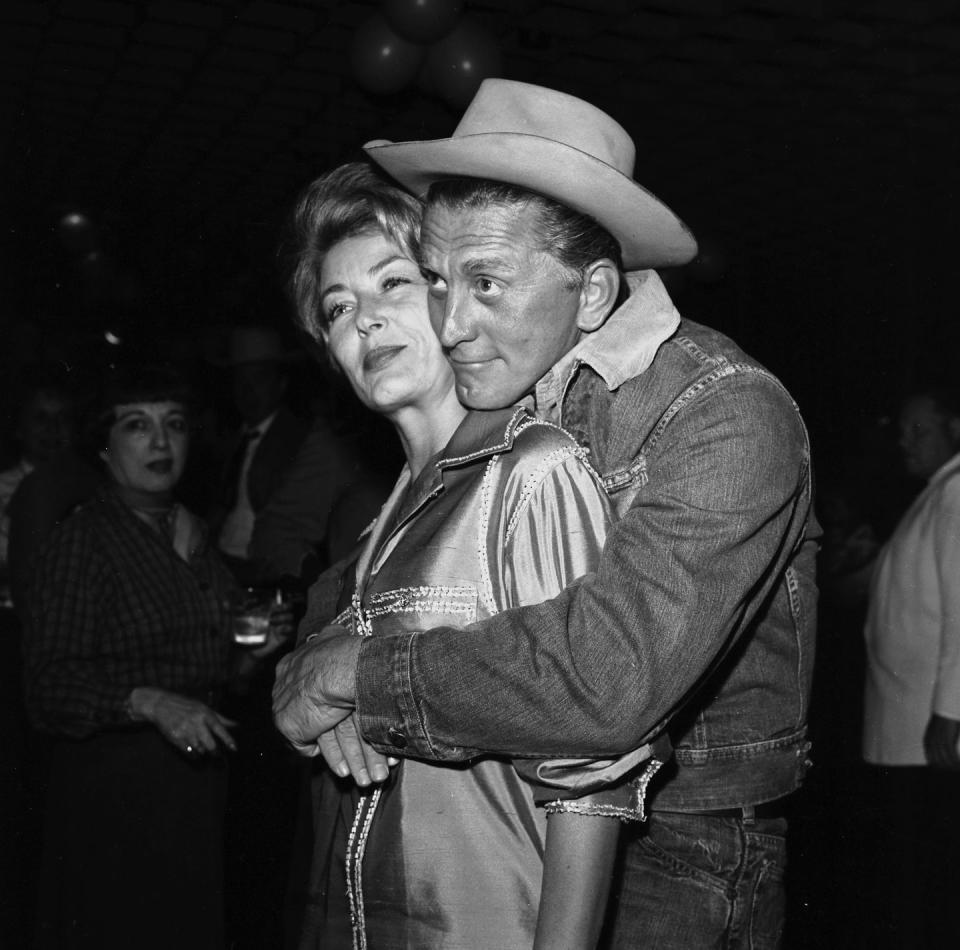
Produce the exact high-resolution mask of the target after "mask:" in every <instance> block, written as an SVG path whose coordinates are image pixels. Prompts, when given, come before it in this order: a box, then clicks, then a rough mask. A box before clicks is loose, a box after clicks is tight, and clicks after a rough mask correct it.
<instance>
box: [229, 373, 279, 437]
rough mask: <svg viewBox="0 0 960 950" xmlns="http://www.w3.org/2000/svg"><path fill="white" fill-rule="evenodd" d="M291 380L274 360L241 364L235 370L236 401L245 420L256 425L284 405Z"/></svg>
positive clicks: (251, 424)
mask: <svg viewBox="0 0 960 950" xmlns="http://www.w3.org/2000/svg"><path fill="white" fill-rule="evenodd" d="M286 388H287V380H286V377H285V376H284V375H283V373H282V372H281V371H280V366H279V365H278V364H277V363H275V362H274V361H273V360H260V361H257V362H252V363H240V364H239V365H238V366H235V367H234V368H233V398H234V402H235V403H236V406H237V410H238V411H239V413H240V416H241V418H242V419H243V421H244V422H245V423H246V424H247V425H250V426H255V425H257V424H258V423H260V422H262V421H263V420H264V419H266V418H267V416H269V415H270V414H271V413H273V412H276V410H277V409H279V408H280V403H281V402H283V394H284V392H285V391H286Z"/></svg>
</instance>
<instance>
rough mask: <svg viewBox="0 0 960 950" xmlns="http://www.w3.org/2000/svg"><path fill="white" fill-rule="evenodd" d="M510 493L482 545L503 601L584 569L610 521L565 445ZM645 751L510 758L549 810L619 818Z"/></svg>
mask: <svg viewBox="0 0 960 950" xmlns="http://www.w3.org/2000/svg"><path fill="white" fill-rule="evenodd" d="M571 449H572V446H571ZM516 494H517V502H516V504H515V505H513V506H507V507H506V509H505V511H504V515H506V517H505V519H504V523H503V524H502V525H501V529H500V530H499V531H497V532H495V534H494V537H495V539H496V540H495V542H494V543H493V544H491V545H490V558H491V561H492V564H491V571H492V573H493V574H494V576H495V577H496V586H497V588H498V590H499V591H501V592H502V594H503V596H502V600H503V603H504V606H506V607H507V608H509V607H516V606H521V605H523V604H535V603H539V602H541V601H543V600H545V599H547V598H548V597H553V596H555V595H556V594H558V593H559V592H560V591H561V590H563V588H564V587H566V585H567V584H568V583H569V582H570V581H572V580H575V579H576V578H577V577H579V576H581V575H583V574H586V573H587V572H588V571H592V570H593V569H594V568H595V567H596V565H597V562H598V561H599V560H600V552H601V551H602V550H603V542H604V540H605V538H606V535H607V531H608V530H609V528H610V526H611V524H612V523H613V513H612V510H611V508H610V505H609V502H608V501H607V498H606V495H605V494H604V492H603V488H602V487H601V485H600V483H599V481H598V479H597V477H596V476H595V475H594V473H593V472H592V471H591V469H589V468H588V466H587V465H586V464H585V463H584V462H583V461H581V459H580V458H579V457H578V455H577V454H573V453H572V452H571V454H569V455H567V456H566V457H565V458H563V460H562V461H560V462H559V463H558V464H556V465H554V466H552V467H551V468H550V469H549V471H548V472H546V473H545V474H544V475H543V477H541V478H538V477H537V476H536V474H535V475H534V476H533V478H530V479H529V480H528V481H527V482H526V483H525V484H523V485H520V486H518V490H517V493H516ZM588 635H589V634H588ZM519 714H520V715H522V714H523V713H522V710H521V711H520V713H519ZM650 755H651V750H650V747H649V746H643V747H642V748H641V749H638V750H634V751H633V752H630V753H628V754H626V755H622V756H617V757H615V758H612V759H609V758H608V759H594V758H567V759H562V760H560V759H552V760H548V761H543V760H536V759H529V758H528V759H515V760H514V768H515V769H516V770H517V772H518V773H519V774H520V775H521V777H523V778H524V779H525V780H526V781H527V782H529V783H530V784H531V786H532V787H533V791H534V797H535V799H536V800H537V802H538V803H539V804H543V805H545V806H546V807H548V808H549V810H550V811H554V812H556V811H576V812H578V813H581V814H596V815H605V816H610V817H618V818H622V819H625V820H627V819H632V818H638V817H640V816H641V815H642V801H639V802H638V796H637V794H636V788H635V787H634V786H631V785H630V784H629V783H628V782H627V781H626V779H627V777H628V776H629V775H630V773H632V772H635V771H636V772H640V771H641V769H642V764H643V763H645V762H646V761H647V760H648V759H649V758H650ZM638 806H639V807H638Z"/></svg>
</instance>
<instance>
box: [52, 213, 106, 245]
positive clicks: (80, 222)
mask: <svg viewBox="0 0 960 950" xmlns="http://www.w3.org/2000/svg"><path fill="white" fill-rule="evenodd" d="M57 233H58V234H59V236H60V241H61V243H62V244H63V246H64V248H66V250H67V251H69V252H70V253H71V254H86V253H90V252H91V251H94V250H95V249H96V247H97V243H98V238H97V228H96V226H95V225H94V223H93V222H92V221H91V220H90V219H89V218H88V217H87V216H86V215H85V214H81V213H80V212H79V211H71V212H70V213H69V214H65V215H64V216H63V217H62V218H61V219H60V220H59V221H58V222H57Z"/></svg>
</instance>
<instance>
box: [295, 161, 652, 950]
mask: <svg viewBox="0 0 960 950" xmlns="http://www.w3.org/2000/svg"><path fill="white" fill-rule="evenodd" d="M419 220H420V206H419V204H418V203H417V202H416V201H415V200H414V199H413V198H412V197H410V196H409V195H407V194H405V193H403V192H401V191H399V190H398V189H397V188H395V187H393V186H391V185H389V184H387V183H386V182H385V181H383V180H382V179H381V178H379V177H378V176H377V175H376V174H375V173H374V172H373V171H372V170H370V169H369V168H368V167H366V166H363V165H348V166H344V167H342V168H340V169H338V170H336V171H335V172H333V173H331V174H330V175H328V176H327V177H326V178H324V179H320V180H319V181H318V182H315V183H314V184H313V185H312V186H311V187H310V188H308V190H307V192H306V193H305V195H304V196H303V198H302V200H301V202H300V204H299V206H298V209H297V216H296V223H297V228H298V231H297V235H298V238H297V241H298V243H297V252H298V253H297V260H296V264H297V266H296V268H295V271H294V275H293V280H292V286H293V290H294V295H295V297H296V301H297V307H298V313H299V317H300V320H301V322H302V323H303V325H304V326H305V328H306V329H308V331H310V332H311V333H312V334H313V335H314V336H315V337H316V338H318V339H320V340H322V341H323V342H324V343H325V344H326V346H327V348H328V351H329V353H330V355H331V357H332V359H333V360H334V362H335V363H336V365H337V366H338V367H339V368H340V369H341V370H342V372H343V373H344V374H345V376H346V377H347V380H348V381H349V382H350V384H351V386H352V387H353V389H354V391H355V392H356V394H357V396H358V397H359V398H360V400H361V401H362V402H363V403H364V404H365V405H366V406H367V407H369V408H370V409H372V410H373V411H375V412H378V413H381V414H383V415H384V416H385V417H386V418H388V419H389V420H390V421H391V422H392V423H393V425H394V426H395V428H396V430H397V433H398V435H399V437H400V441H401V443H402V446H403V449H404V452H405V455H406V459H407V464H406V466H405V467H404V469H403V472H402V473H401V476H400V479H399V480H398V482H397V484H396V487H395V488H394V491H393V494H392V495H391V497H390V499H389V500H388V501H387V503H386V504H385V506H384V508H383V510H382V512H381V514H380V517H379V519H378V520H377V522H376V524H375V525H374V527H373V529H372V532H371V534H370V536H369V538H368V539H367V543H366V545H365V547H364V550H363V552H362V554H361V555H360V557H359V560H357V561H354V562H353V563H352V564H351V565H350V566H349V568H348V569H347V570H346V571H338V570H336V569H334V570H333V571H331V572H330V573H328V574H327V575H326V576H324V577H322V578H321V579H320V580H319V581H318V583H317V584H316V585H315V587H314V588H313V589H312V590H311V603H310V606H309V607H308V616H307V619H306V621H305V623H304V625H303V626H302V627H301V633H311V632H313V631H316V630H319V629H320V628H321V627H322V625H323V623H324V621H326V620H329V619H330V618H331V617H332V616H333V614H335V613H336V612H337V610H338V609H339V610H340V611H341V614H340V617H339V622H340V623H342V624H344V625H348V626H350V627H352V629H353V630H354V632H355V633H357V634H360V635H364V636H377V635H383V634H390V633H395V632H399V631H400V630H408V629H418V628H424V627H432V626H437V625H438V624H443V623H446V624H456V625H458V626H465V625H467V624H469V623H471V622H472V621H474V620H477V619H480V618H482V617H484V616H488V615H489V614H491V613H495V612H497V611H499V610H502V609H506V608H508V607H511V606H515V605H517V604H520V603H523V602H536V601H540V600H543V599H545V598H547V597H550V596H552V595H553V594H555V593H556V592H557V591H559V590H560V589H562V588H563V586H564V585H565V584H566V583H567V582H568V581H570V580H572V579H574V578H576V577H577V576H579V575H581V574H583V573H586V572H587V571H588V570H590V569H591V567H592V565H593V563H594V562H595V560H596V558H597V556H598V555H599V551H600V548H601V546H602V543H603V536H604V532H605V531H606V529H607V527H608V524H609V514H608V511H607V507H606V502H605V498H604V495H603V492H602V490H601V488H600V487H599V485H598V484H597V480H596V477H595V475H594V474H593V472H592V470H591V469H590V468H589V466H587V465H586V464H585V462H584V461H583V454H582V452H581V450H580V449H579V448H578V447H577V445H576V443H575V442H574V440H573V439H572V438H570V437H569V436H568V435H567V434H566V433H564V432H562V431H561V430H559V429H557V428H556V427H553V426H549V425H547V424H544V423H540V422H538V421H537V420H535V419H534V418H533V417H532V416H530V415H529V414H528V413H526V412H525V411H524V410H522V409H507V410H504V411H500V412H490V413H477V412H468V411H467V410H465V409H464V408H463V407H462V406H461V405H460V403H459V402H458V401H457V399H456V395H455V393H454V388H453V375H452V372H451V371H450V368H449V366H448V364H447V362H446V359H445V357H444V355H443V352H442V350H441V347H440V344H439V341H438V340H437V338H436V336H435V334H434V332H433V329H432V327H431V325H430V321H429V315H428V311H427V288H426V283H425V281H424V279H423V277H422V276H421V274H420V270H419V267H418V266H417V263H416V254H417V247H416V241H417V236H418V229H419ZM344 608H346V609H344ZM505 714H510V713H509V711H506V710H505ZM520 714H521V715H522V712H521V713H520ZM648 751H649V750H646V749H645V750H640V751H638V752H637V753H635V754H632V755H631V756H627V757H624V759H623V760H622V761H619V762H616V763H610V762H602V763H587V762H583V761H578V762H570V763H565V764H564V763H541V764H540V765H539V767H538V766H537V764H536V763H535V764H533V765H529V764H528V765H527V766H526V767H522V766H521V764H519V763H514V764H511V763H510V762H507V761H504V760H498V759H493V758H486V759H482V760H479V761H477V762H475V763H474V764H473V765H472V766H471V767H469V768H462V767H443V766H437V765H435V764H427V763H423V762H417V761H413V760H407V761H405V762H403V763H402V764H401V765H400V766H398V767H397V768H395V769H394V770H393V771H392V772H391V774H390V776H389V778H388V780H387V782H386V783H385V784H384V785H383V786H382V787H381V788H378V789H376V790H374V791H372V792H367V793H364V794H362V795H354V796H353V797H351V796H349V795H347V794H344V795H341V796H339V797H337V798H336V799H334V800H333V801H331V795H330V783H329V780H327V786H326V788H325V789H324V792H325V794H324V796H322V800H321V802H320V805H319V809H318V811H317V815H318V816H319V818H320V822H319V824H320V827H319V828H318V834H317V837H316V850H315V860H314V868H313V881H312V887H311V890H312V894H311V900H312V903H311V905H310V906H309V907H308V911H307V920H306V926H305V928H304V933H303V939H302V942H301V946H303V947H316V946H324V947H326V946H331V947H332V946H337V947H340V946H349V945H350V940H351V933H350V932H351V929H352V931H353V933H352V938H353V941H354V944H353V945H354V946H359V947H367V946H369V947H370V948H381V947H389V948H397V947H411V948H412V947H417V948H430V947H449V946H457V947H476V948H482V947H494V946H495V947H498V948H503V950H508V948H526V950H529V948H530V947H531V946H537V947H541V948H551V950H560V948H564V947H571V948H572V947H577V948H585V947H590V946H593V945H594V943H595V941H596V938H597V931H598V928H599V924H600V921H601V918H602V914H603V908H604V904H605V900H606V893H607V886H608V882H609V875H610V866H611V861H612V855H613V848H614V845H615V842H616V838H617V834H618V827H619V822H618V821H615V820H610V819H611V818H612V817H622V818H631V817H637V810H638V806H637V795H636V794H635V792H636V789H634V788H632V787H631V786H630V785H628V784H626V783H624V782H619V783H618V784H616V785H615V787H607V786H611V785H613V784H614V782H615V781H617V780H619V779H621V778H622V777H623V775H624V774H625V773H626V772H627V771H629V770H630V769H631V768H633V767H635V766H636V765H637V764H638V763H639V762H641V761H643V759H645V758H646V757H647V755H648ZM515 766H516V767H515ZM520 771H522V772H523V773H524V777H525V779H528V780H530V781H525V780H524V778H521V777H520V775H519V774H518V772H520ZM599 787H604V790H603V791H601V792H597V793H596V794H594V795H592V796H586V797H584V796H585V793H587V792H592V791H595V790H596V789H597V788H599ZM535 799H536V800H538V801H539V802H540V804H545V805H546V809H543V808H538V807H537V801H536V800H535ZM573 799H576V801H573ZM545 810H546V811H548V812H550V813H551V817H550V821H549V822H547V820H546V818H545ZM577 812H579V814H578V813H577ZM595 816H607V817H605V818H598V817H595ZM548 828H549V831H548ZM541 885H542V887H541ZM541 892H542V900H541ZM344 893H346V897H344ZM535 941H536V942H535Z"/></svg>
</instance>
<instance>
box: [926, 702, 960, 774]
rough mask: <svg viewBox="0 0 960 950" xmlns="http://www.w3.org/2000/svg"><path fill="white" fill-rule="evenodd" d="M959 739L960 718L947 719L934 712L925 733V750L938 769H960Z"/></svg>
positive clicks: (928, 758) (930, 761)
mask: <svg viewBox="0 0 960 950" xmlns="http://www.w3.org/2000/svg"><path fill="white" fill-rule="evenodd" d="M958 739H960V720H958V719H947V717H946V716H938V715H937V714H936V713H933V715H931V716H930V721H929V722H928V723H927V728H926V731H925V732H924V734H923V751H924V752H925V753H926V755H927V761H928V762H929V763H930V764H931V765H932V766H933V767H934V768H938V769H960V752H958V751H957V740H958Z"/></svg>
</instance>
